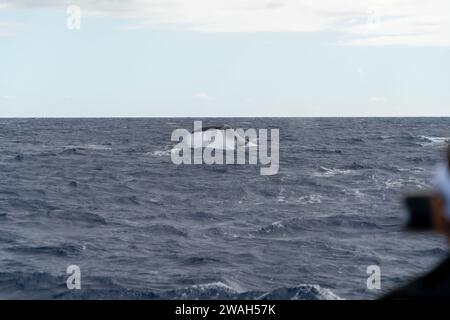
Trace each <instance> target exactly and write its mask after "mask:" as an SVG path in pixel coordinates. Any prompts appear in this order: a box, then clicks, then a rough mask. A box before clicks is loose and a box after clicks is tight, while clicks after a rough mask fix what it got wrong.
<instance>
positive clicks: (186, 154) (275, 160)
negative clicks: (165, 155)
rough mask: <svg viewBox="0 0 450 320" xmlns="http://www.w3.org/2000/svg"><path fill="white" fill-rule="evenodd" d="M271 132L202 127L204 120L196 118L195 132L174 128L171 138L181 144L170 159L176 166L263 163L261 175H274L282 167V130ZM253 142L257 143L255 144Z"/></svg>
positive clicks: (265, 130) (173, 151) (178, 144)
mask: <svg viewBox="0 0 450 320" xmlns="http://www.w3.org/2000/svg"><path fill="white" fill-rule="evenodd" d="M268 132H269V130H268V129H258V130H256V129H253V128H250V129H247V130H244V129H232V128H230V127H227V126H219V127H216V126H215V127H202V121H194V130H193V131H192V132H189V131H188V130H186V129H175V130H173V132H172V135H171V141H176V142H178V143H177V144H176V145H175V146H174V147H173V149H172V152H171V160H172V162H173V163H174V164H176V165H180V164H207V165H215V164H220V165H222V164H227V165H235V164H240V165H243V164H249V165H256V164H258V163H259V164H261V165H263V166H261V167H260V173H261V175H263V176H266V175H275V174H277V173H278V169H279V152H280V151H279V148H280V142H279V140H280V139H279V134H280V133H279V129H270V139H269V135H268ZM269 140H270V148H269ZM252 141H258V142H257V144H255V143H253V142H252ZM269 150H270V152H269ZM224 151H225V152H224ZM269 153H270V155H269ZM192 156H193V157H192ZM247 158H248V162H247ZM265 165H267V167H264V166H265Z"/></svg>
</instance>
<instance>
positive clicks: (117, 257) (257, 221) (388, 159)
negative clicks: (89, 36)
mask: <svg viewBox="0 0 450 320" xmlns="http://www.w3.org/2000/svg"><path fill="white" fill-rule="evenodd" d="M203 122H204V125H211V124H212V125H216V124H222V123H226V124H228V125H231V126H235V127H242V128H280V149H281V150H280V170H279V173H278V174H277V175H274V176H261V175H260V174H259V168H258V166H248V165H247V166H242V165H227V166H207V165H181V166H176V165H174V164H172V162H171V160H170V148H171V146H172V143H171V141H170V135H171V133H172V130H174V129H175V128H187V129H192V126H193V119H169V118H167V119H0V150H1V152H0V298H113V299H114V298H193V299H195V298H227V299H228V298H230V299H233V298H264V297H266V298H333V297H334V296H333V294H335V295H337V296H339V297H341V298H349V299H352V298H375V297H376V296H378V295H380V294H382V293H383V292H387V291H388V290H389V289H391V288H393V287H395V286H397V285H399V284H401V283H403V282H405V281H407V280H408V279H411V277H413V276H415V275H418V274H420V273H422V272H425V271H426V270H427V269H428V268H430V267H431V266H433V265H434V264H436V263H437V262H438V261H439V260H440V259H441V258H443V257H444V256H445V254H446V243H445V242H444V240H443V239H441V238H438V237H436V236H432V235H428V234H423V235H416V234H406V233H404V232H402V231H400V229H401V225H402V222H403V218H404V216H403V214H404V212H403V209H402V206H401V195H402V194H403V192H405V191H407V190H417V189H426V188H428V187H429V184H430V180H431V178H432V171H433V168H434V166H435V165H436V163H437V162H438V161H439V159H440V158H441V153H440V150H442V148H443V146H444V143H445V139H446V138H448V137H450V119H449V118H434V119H433V118H429V119H408V118H405V119H401V118H397V119H382V118H367V119H325V118H323V119H313V118H311V119H302V118H287V119H270V118H261V119H257V118H256V119H248V118H247V119H203ZM71 264H75V265H78V266H79V267H80V268H81V276H82V289H81V290H77V291H69V290H68V289H67V287H66V278H67V275H66V273H65V272H66V268H67V266H69V265H71ZM369 265H379V266H380V268H381V285H382V289H381V290H374V291H371V290H369V289H367V287H366V279H367V277H368V275H367V274H366V268H367V266H369ZM319 286H320V287H319Z"/></svg>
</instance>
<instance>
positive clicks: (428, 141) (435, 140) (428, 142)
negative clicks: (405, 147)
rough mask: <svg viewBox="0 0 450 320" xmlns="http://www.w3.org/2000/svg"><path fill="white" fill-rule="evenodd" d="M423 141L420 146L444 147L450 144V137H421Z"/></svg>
mask: <svg viewBox="0 0 450 320" xmlns="http://www.w3.org/2000/svg"><path fill="white" fill-rule="evenodd" d="M419 138H420V140H421V141H423V142H421V143H420V145H422V146H424V147H425V146H434V145H443V144H446V143H450V137H427V136H420V137H419Z"/></svg>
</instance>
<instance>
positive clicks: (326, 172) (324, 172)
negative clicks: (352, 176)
mask: <svg viewBox="0 0 450 320" xmlns="http://www.w3.org/2000/svg"><path fill="white" fill-rule="evenodd" d="M350 172H351V170H349V169H329V168H326V167H323V166H319V167H318V168H317V171H316V172H315V173H314V174H313V175H314V176H316V177H331V176H336V175H343V174H349V173H350Z"/></svg>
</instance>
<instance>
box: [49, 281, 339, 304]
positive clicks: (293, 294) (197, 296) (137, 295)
mask: <svg viewBox="0 0 450 320" xmlns="http://www.w3.org/2000/svg"><path fill="white" fill-rule="evenodd" d="M55 298H59V299H140V300H145V299H148V300H161V299H164V300H341V298H340V297H339V296H337V295H336V294H334V293H333V292H332V291H331V290H330V289H326V288H322V287H320V286H319V285H317V284H300V285H297V286H292V287H281V288H277V289H274V290H270V291H262V290H254V291H241V290H237V289H236V288H234V287H233V286H231V285H227V284H225V283H223V282H221V281H218V282H214V283H207V284H200V285H193V286H191V287H186V288H180V289H174V290H167V291H163V292H154V291H142V290H133V289H110V290H108V289H106V290H102V289H99V290H96V289H83V290H75V291H66V292H64V293H61V294H58V295H56V296H55Z"/></svg>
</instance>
